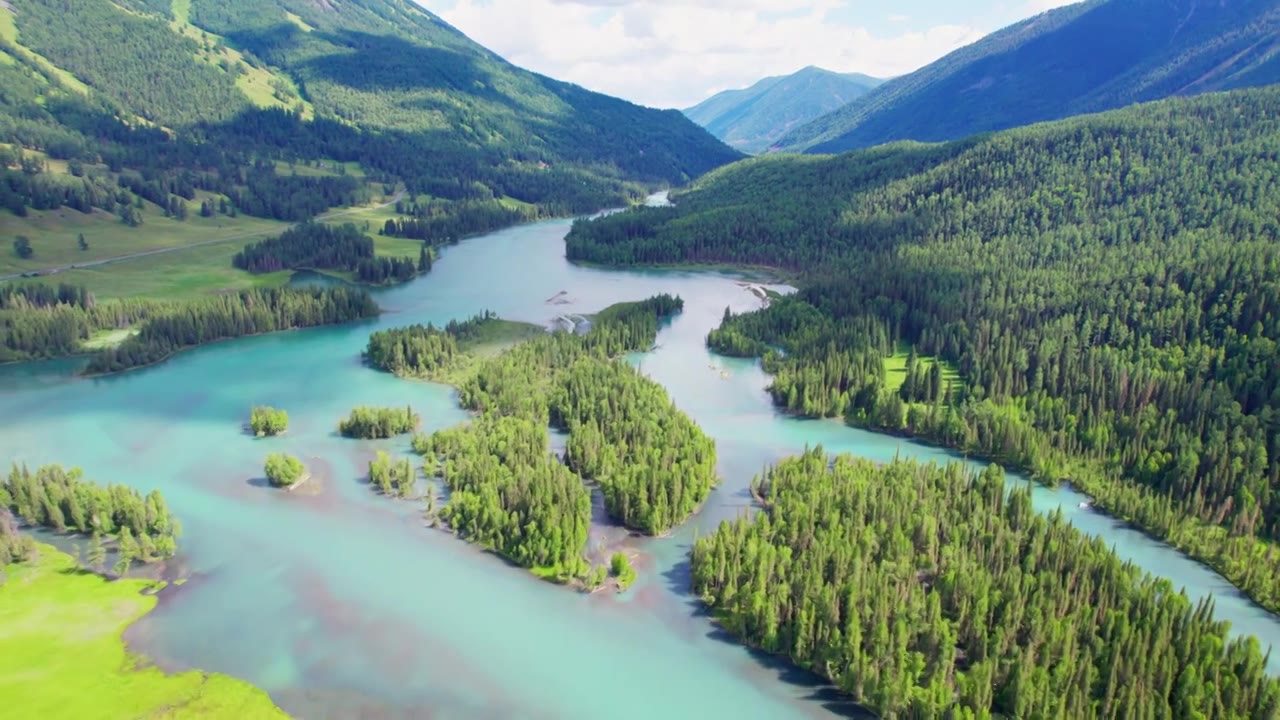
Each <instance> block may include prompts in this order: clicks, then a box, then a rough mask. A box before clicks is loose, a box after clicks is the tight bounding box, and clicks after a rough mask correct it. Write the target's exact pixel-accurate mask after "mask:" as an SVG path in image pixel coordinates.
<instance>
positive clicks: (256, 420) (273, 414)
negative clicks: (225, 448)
mask: <svg viewBox="0 0 1280 720" xmlns="http://www.w3.org/2000/svg"><path fill="white" fill-rule="evenodd" d="M288 429H289V413H287V412H285V411H284V410H277V409H276V408H273V407H267V406H265V405H260V406H258V407H255V408H253V410H251V411H250V412H249V430H250V431H251V432H253V434H254V435H256V436H257V437H274V436H276V435H282V434H284V432H285V431H286V430H288Z"/></svg>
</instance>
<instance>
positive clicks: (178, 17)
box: [170, 0, 191, 25]
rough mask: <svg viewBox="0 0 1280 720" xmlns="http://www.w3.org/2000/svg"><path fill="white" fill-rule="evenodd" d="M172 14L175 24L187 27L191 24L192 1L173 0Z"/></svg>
mask: <svg viewBox="0 0 1280 720" xmlns="http://www.w3.org/2000/svg"><path fill="white" fill-rule="evenodd" d="M170 12H171V13H172V14H173V19H174V21H175V22H179V23H182V24H183V25H186V24H187V23H189V22H191V0H173V5H172V6H171V8H170Z"/></svg>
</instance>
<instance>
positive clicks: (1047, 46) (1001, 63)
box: [778, 0, 1280, 153]
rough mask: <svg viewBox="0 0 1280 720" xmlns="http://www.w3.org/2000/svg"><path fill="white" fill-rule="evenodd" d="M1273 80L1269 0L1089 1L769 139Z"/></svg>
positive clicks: (891, 129) (830, 145) (1278, 37)
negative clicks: (790, 131)
mask: <svg viewBox="0 0 1280 720" xmlns="http://www.w3.org/2000/svg"><path fill="white" fill-rule="evenodd" d="M1278 80H1280V2H1277V0H1220V1H1219V0H1214V1H1212V2H1211V1H1209V0H1090V1H1089V2H1084V3H1080V4H1077V5H1071V6H1067V7H1063V8H1058V9H1056V10H1051V11H1049V12H1047V13H1044V14H1042V15H1038V16H1036V17H1033V18H1030V19H1028V20H1025V21H1023V22H1020V23H1017V24H1015V25H1012V26H1010V27H1008V28H1005V29H1003V30H1000V31H998V32H996V33H993V34H991V35H989V36H987V37H985V38H983V39H982V40H979V41H978V42H976V43H974V44H973V45H970V46H968V47H965V48H961V49H960V50H957V51H955V52H953V53H951V54H949V55H947V56H946V57H944V58H942V59H941V60H938V61H937V62H934V63H932V64H930V65H927V66H925V67H924V68H922V69H920V70H917V71H916V72H914V73H911V74H910V75H905V76H903V77H900V78H897V79H895V80H892V81H889V82H887V83H885V84H884V85H882V86H881V87H879V88H877V89H876V90H874V91H872V92H870V93H868V94H867V95H865V96H863V97H861V98H858V99H857V100H855V101H854V102H852V103H850V104H848V105H846V106H844V107H842V108H840V109H838V110H836V111H834V112H832V113H829V114H827V115H825V116H823V117H820V118H818V119H817V120H815V121H814V122H812V123H810V124H808V125H805V126H803V127H800V128H797V129H796V130H795V131H794V132H792V133H790V134H789V135H787V136H785V137H783V138H782V139H781V140H780V141H779V143H778V144H779V145H780V146H782V147H783V148H785V149H788V150H807V151H810V152H823V153H825V152H843V151H845V150H850V149H853V148H860V147H869V146H872V145H879V144H881V143H885V142H890V141H893V140H920V141H926V142H928V141H937V140H951V139H956V138H961V137H966V136H968V135H972V134H975V133H980V132H987V131H991V130H1003V129H1006V128H1011V127H1016V126H1019V125H1026V124H1029V123H1033V122H1038V121H1041V120H1053V119H1057V118H1063V117H1067V116H1069V115H1077V114H1080V113H1088V112H1097V111H1100V110H1108V109H1112V108H1118V107H1122V106H1124V105H1127V104H1130V103H1135V102H1144V101H1150V100H1158V99H1161V98H1165V97H1170V96H1175V95H1193V94H1197V93H1202V92H1209V91H1214V90H1228V89H1233V88H1243V87H1252V86H1260V85H1266V84H1269V83H1273V82H1276V81H1278Z"/></svg>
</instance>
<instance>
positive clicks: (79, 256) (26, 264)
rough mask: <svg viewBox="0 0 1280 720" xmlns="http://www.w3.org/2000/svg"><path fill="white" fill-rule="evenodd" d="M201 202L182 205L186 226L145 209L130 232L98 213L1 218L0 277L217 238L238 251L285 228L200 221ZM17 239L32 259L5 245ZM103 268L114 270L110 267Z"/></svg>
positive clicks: (259, 222)
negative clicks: (28, 241) (82, 241)
mask: <svg viewBox="0 0 1280 720" xmlns="http://www.w3.org/2000/svg"><path fill="white" fill-rule="evenodd" d="M201 199H202V198H200V197H197V198H196V200H194V201H190V202H188V203H187V207H188V211H187V212H188V219H187V220H185V221H178V220H174V219H172V218H167V217H165V216H164V213H163V212H162V211H161V210H160V208H159V207H158V206H155V205H152V204H150V203H147V205H146V207H145V209H144V210H143V212H142V225H140V226H139V227H129V226H128V225H126V224H124V223H122V222H120V218H118V217H116V216H115V215H112V214H110V213H107V212H103V211H100V210H99V211H94V212H93V213H88V214H86V213H82V212H79V211H76V210H72V209H71V208H60V209H58V210H30V211H28V214H27V217H24V218H20V217H17V216H15V215H13V214H11V213H7V212H0V240H2V241H3V242H4V246H3V247H0V275H8V274H10V273H19V272H27V271H31V270H40V269H44V268H50V267H57V266H62V265H75V264H78V263H84V262H89V261H92V260H100V259H105V258H113V257H120V256H122V255H129V254H131V253H136V252H144V251H147V250H154V249H157V248H168V247H178V246H182V245H190V244H192V243H197V242H206V241H212V240H219V239H222V238H229V239H235V240H237V241H238V243H234V244H237V246H238V247H243V246H244V245H245V244H246V243H248V242H250V241H251V240H253V239H254V238H256V237H257V236H259V235H270V234H273V233H275V234H279V233H281V232H284V230H285V228H287V227H289V225H288V223H283V222H279V221H276V220H263V219H261V218H253V217H249V216H247V215H240V216H239V217H235V218H232V217H227V216H225V215H218V216H216V217H211V218H204V217H200V200H201ZM81 234H83V235H84V237H85V241H86V242H87V243H88V244H89V249H88V250H81V249H80V247H79V236H80V235H81ZM16 235H25V236H26V237H28V238H30V239H31V247H32V249H33V250H35V254H34V255H33V256H32V257H31V258H29V259H27V260H22V259H20V258H18V256H17V255H15V254H14V253H13V248H12V247H10V244H11V243H12V242H13V237H14V236H16ZM233 254H234V253H233ZM130 262H137V261H130ZM228 263H230V260H228ZM104 267H107V268H111V269H113V270H114V269H115V267H114V266H104Z"/></svg>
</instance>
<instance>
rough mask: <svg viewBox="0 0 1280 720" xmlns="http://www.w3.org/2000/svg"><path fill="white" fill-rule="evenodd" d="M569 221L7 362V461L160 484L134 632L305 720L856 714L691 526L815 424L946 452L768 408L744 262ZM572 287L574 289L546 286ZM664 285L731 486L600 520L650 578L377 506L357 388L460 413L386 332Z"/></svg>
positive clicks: (1263, 631)
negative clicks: (266, 323) (171, 555)
mask: <svg viewBox="0 0 1280 720" xmlns="http://www.w3.org/2000/svg"><path fill="white" fill-rule="evenodd" d="M567 228H568V223H567V222H565V221H554V222H547V223H541V224H537V225H529V226H524V227H520V228H515V229H511V230H506V231H502V232H498V233H494V234H492V235H489V236H486V237H483V238H478V239H475V240H470V241H467V242H464V243H462V244H461V245H458V246H455V247H451V248H448V249H447V250H446V251H445V252H444V254H443V256H442V258H441V259H440V261H439V263H438V264H437V265H436V268H435V270H434V271H433V272H432V274H431V275H430V276H428V277H426V278H423V279H420V280H418V281H415V282H413V283H411V284H409V285H406V286H402V287H399V288H395V289H391V290H387V291H384V292H381V293H380V294H379V302H380V303H381V304H382V305H383V306H384V307H385V308H387V309H388V310H389V312H388V313H387V314H386V315H384V316H383V317H382V318H380V319H379V320H377V321H375V322H371V323H366V324H362V325H354V326H345V327H341V328H324V329H317V330H308V331H302V332H294V333H285V334H280V335H273V336H266V337H258V338H251V339H246V340H241V341H235V342H230V343H224V344H219V345H215V346H211V347H207V348H202V349H199V350H195V351H191V352H188V353H183V354H181V355H180V356H178V357H176V358H174V359H172V360H171V361H169V362H167V363H165V364H164V365H162V366H159V367H156V368H151V369H147V370H143V371H139V372H135V373H128V374H125V375H122V376H117V377H110V378H102V379H94V380H81V379H73V378H71V377H69V372H70V370H71V368H72V367H73V364H72V363H68V362H58V363H46V364H33V365H23V366H13V367H8V368H4V369H0V461H6V462H7V461H8V460H10V459H12V460H16V461H20V462H27V463H31V464H37V463H42V462H61V463H64V464H76V465H80V466H82V467H84V468H86V470H87V471H88V474H89V475H90V476H91V477H93V478H95V479H98V480H101V481H113V482H125V483H128V484H131V485H135V486H137V487H139V488H142V489H144V490H147V489H150V488H160V489H161V490H162V491H163V492H164V494H165V496H166V497H167V498H168V499H169V502H170V504H171V505H172V507H173V508H174V510H175V512H176V513H177V514H178V516H179V517H180V518H181V519H182V520H183V523H184V526H185V535H184V538H183V542H182V548H183V554H182V556H181V557H180V558H179V559H178V561H177V562H176V563H175V564H174V567H171V568H169V573H170V574H182V575H189V576H190V577H191V581H190V582H188V583H187V584H186V585H184V586H183V587H181V588H176V589H173V590H171V591H167V592H166V593H165V594H164V595H162V600H161V604H160V606H159V607H158V608H157V610H156V611H155V612H153V613H151V614H150V615H148V616H147V617H146V618H144V619H143V620H142V621H141V622H139V623H138V624H136V625H135V626H134V627H132V628H131V629H130V630H129V632H128V634H127V638H128V640H129V641H130V643H131V644H132V646H133V647H134V648H135V649H137V650H139V651H140V652H144V653H146V654H148V655H149V656H151V657H152V658H154V659H155V660H156V661H157V662H158V663H160V664H161V665H162V666H163V667H166V668H172V669H185V668H190V667H198V668H203V669H208V670H215V671H221V672H227V673H230V674H233V675H236V676H238V677H242V678H245V679H246V680H249V681H251V682H253V683H255V684H257V685H259V686H261V687H263V688H265V689H266V690H268V691H269V692H270V693H271V694H272V697H273V698H275V700H276V701H277V702H278V703H280V704H281V705H282V706H283V707H284V708H286V709H287V710H289V711H291V712H294V713H296V714H298V715H301V716H304V717H307V718H321V717H334V718H339V717H379V718H382V717H434V718H517V717H518V718H597V717H600V716H608V717H610V718H614V719H616V718H652V717H662V716H666V717H743V718H746V717H750V718H762V719H767V718H796V717H831V716H842V715H848V714H851V713H853V712H854V711H855V709H854V708H853V707H852V706H851V705H850V704H848V703H845V702H842V701H840V700H839V699H838V698H837V697H836V696H834V695H833V694H831V693H829V692H828V691H826V690H825V689H824V688H823V687H822V686H821V685H820V684H818V683H816V682H815V680H814V679H813V678H812V677H811V676H808V675H807V674H805V673H801V672H799V671H796V670H794V669H790V668H788V667H786V666H785V665H784V664H780V663H777V662H774V661H772V660H770V659H768V658H761V657H758V656H756V655H753V654H752V653H749V652H748V651H746V650H744V649H742V648H740V647H738V646H736V645H735V644H733V643H732V642H729V641H728V640H727V639H726V638H724V637H722V635H721V634H720V633H718V632H717V631H716V629H715V627H714V626H713V625H712V624H711V623H710V621H709V620H708V619H707V618H706V617H704V616H703V615H701V614H700V613H699V612H698V607H697V603H696V602H695V601H694V599H693V598H691V597H689V596H688V595H687V593H686V588H687V572H688V566H687V552H688V548H689V544H690V542H691V540H692V538H693V536H694V533H695V532H707V531H709V530H710V529H712V528H714V527H715V525H716V524H718V523H719V522H720V521H721V520H722V519H726V518H732V517H734V516H736V515H738V514H739V513H742V512H745V511H746V508H747V504H748V499H749V498H748V495H747V492H746V487H747V483H748V482H749V480H750V478H751V476H752V475H754V474H755V473H756V472H758V471H759V470H760V468H761V467H763V466H764V465H766V464H768V463H770V462H773V461H775V460H777V459H779V458H781V457H784V456H786V455H788V454H792V453H795V452H798V451H800V450H802V449H803V448H804V447H805V446H806V445H814V444H818V443H821V444H822V445H824V446H825V447H826V448H827V449H828V450H831V451H848V452H854V453H857V454H859V455H863V456H867V457H870V458H873V459H878V460H887V459H890V458H892V457H893V456H894V455H895V454H901V455H904V456H908V455H909V456H915V457H920V458H926V459H935V460H939V461H945V460H947V459H949V456H948V455H947V454H946V453H944V452H942V451H939V450H936V449H932V448H927V447H923V446H920V445H916V444H913V443H910V442H908V441H904V440H900V439H897V438H891V437H886V436H882V435H876V434H871V433H866V432H861V431H858V430H853V429H850V428H846V427H843V426H842V425H840V424H838V423H834V422H820V421H802V420H796V419H791V418H787V417H784V416H781V415H779V414H777V413H776V412H775V411H774V410H773V409H772V407H771V406H770V404H769V401H768V397H767V396H766V395H765V394H764V392H763V389H764V387H765V386H766V384H767V378H766V376H765V375H764V374H763V372H762V371H761V370H760V369H759V368H758V367H757V366H756V365H755V364H754V363H750V362H745V361H737V360H728V359H723V358H717V357H715V356H713V355H710V354H709V353H708V352H707V351H706V349H705V347H704V344H703V340H704V338H705V336H706V333H707V331H708V330H709V329H711V328H712V327H714V326H715V325H716V324H717V323H718V321H719V318H720V316H721V314H722V313H723V312H724V308H725V307H726V306H729V307H731V308H733V309H734V310H735V311H744V310H748V309H751V308H754V307H757V306H758V302H759V301H758V300H757V299H756V297H755V296H754V295H753V294H752V293H751V292H749V291H748V289H747V288H746V287H745V284H744V283H743V281H742V280H740V279H737V278H733V277H728V276H723V275H711V274H700V273H685V272H609V271H602V270H593V269H585V268H578V267H574V266H571V265H569V264H568V263H567V262H566V261H565V260H564V246H563V242H562V239H563V236H564V233H565V232H566V230H567ZM561 291H565V296H564V297H565V298H566V299H567V300H568V303H567V304H549V303H548V302H547V300H548V299H549V298H552V297H553V296H556V295H557V294H558V293H560V292H561ZM657 292H672V293H678V294H680V295H681V296H682V297H684V299H685V312H684V313H683V314H682V315H681V316H679V317H678V318H677V319H676V320H675V321H674V322H673V323H672V324H671V325H670V326H669V327H668V328H666V329H665V330H664V331H663V332H662V333H661V335H660V337H659V340H658V344H659V347H658V348H657V349H656V350H655V351H654V352H652V353H648V354H645V355H642V356H637V357H635V358H633V362H636V363H637V364H638V365H639V366H640V368H641V369H642V370H643V372H645V373H647V374H649V375H650V376H652V377H653V378H655V379H656V380H658V381H659V382H661V383H663V384H664V385H666V386H667V387H668V388H669V390H670V392H671V394H672V396H673V397H674V398H675V400H676V402H677V403H678V404H679V405H680V407H681V408H683V409H684V410H685V411H687V412H688V413H689V414H691V415H692V416H693V417H694V418H695V419H696V420H697V421H698V422H699V423H700V424H701V425H702V426H703V428H705V429H706V430H707V431H708V432H709V433H710V434H711V435H713V436H714V437H715V438H716V440H717V443H718V448H719V456H720V467H721V473H722V475H723V478H724V482H723V484H722V485H721V487H720V488H718V489H717V490H716V491H715V492H714V493H713V495H712V497H711V499H710V500H709V502H708V503H707V506H706V507H705V508H704V510H703V511H702V513H701V514H700V515H699V516H698V517H697V518H696V519H695V520H694V521H693V522H691V523H690V524H689V525H687V526H686V527H684V528H682V529H681V530H680V531H679V532H678V533H676V534H675V535H674V536H672V537H670V538H664V539H657V540H638V539H628V538H626V537H625V535H624V534H623V533H621V532H619V531H618V530H617V529H616V528H608V527H601V528H598V529H597V530H596V532H595V533H594V534H593V539H592V543H593V547H594V546H597V545H616V544H619V543H621V544H624V545H626V546H627V547H629V548H631V549H634V550H635V551H637V552H639V553H640V557H639V560H638V562H637V567H638V569H639V571H640V574H641V579H640V580H639V581H638V582H637V584H636V585H635V586H634V588H633V590H632V591H630V592H628V593H627V594H625V595H622V596H614V595H610V594H604V593H601V594H596V595H590V596H588V595H580V594H577V593H573V592H571V591H567V590H565V589H563V588H558V587H555V586H552V585H550V584H547V583H543V582H540V581H538V580H536V579H534V578H533V577H531V576H529V575H528V574H526V573H525V572H523V571H520V570H517V569H514V568H512V567H509V566H507V565H506V564H505V563H503V562H502V561H501V560H499V559H497V558H495V557H493V556H491V555H487V554H484V553H481V552H479V551H477V550H475V549H473V548H471V547H470V546H468V545H466V544H465V543H462V542H460V541H458V540H456V539H454V538H452V537H451V536H449V535H446V534H444V533H441V532H438V531H434V530H431V529H428V528H425V527H424V526H423V523H422V522H421V519H420V517H419V516H418V514H417V511H418V506H417V505H416V504H412V505H411V504H400V503H395V502H392V501H388V500H384V499H382V498H380V497H378V496H376V495H375V494H374V493H372V492H371V491H370V490H369V489H368V488H367V487H366V486H365V485H364V484H363V483H362V481H361V478H362V476H363V475H364V470H365V464H366V462H367V460H368V458H369V457H370V456H371V455H372V453H373V452H375V451H376V450H377V449H388V450H392V451H395V452H401V453H404V452H407V451H408V447H407V441H404V440H399V441H386V442H378V443H374V442H355V441H348V440H343V439H341V438H338V437H336V435H335V433H334V428H335V426H336V423H337V421H338V419H339V418H340V417H342V416H344V415H345V414H346V413H347V412H348V411H349V410H350V409H351V407H353V406H355V405H358V404H391V405H403V404H412V405H413V406H414V408H415V409H417V410H418V411H419V412H421V413H422V415H423V417H424V422H425V424H426V425H427V429H434V428H441V427H446V426H448V425H452V424H454V423H457V422H459V421H461V420H463V419H464V418H465V414H464V413H463V412H462V411H460V410H459V409H458V408H457V405H456V403H455V398H454V395H453V392H452V391H451V390H450V389H449V388H447V387H442V386H436V385H430V384H425V383H413V382H406V381H401V380H397V379H395V378H393V377H391V376H388V375H384V374H380V373H377V372H374V371H372V370H369V369H366V368H364V367H362V366H361V364H360V360H359V353H360V350H361V348H362V347H363V345H364V343H365V340H366V338H367V336H368V334H369V332H370V331H371V330H373V329H375V328H379V327H387V326H393V325H400V324H405V323H410V322H426V321H434V322H437V323H439V322H444V321H447V320H448V319H451V318H461V317H466V316H470V315H472V314H474V313H476V312H478V311H479V310H482V309H489V310H493V311H496V312H497V313H499V314H501V315H502V316H504V317H509V318H513V319H520V320H527V321H531V322H538V323H547V322H549V321H551V320H552V319H553V318H555V317H556V316H558V315H562V314H566V313H589V312H594V311H596V310H599V309H601V308H603V307H605V306H607V305H609V304H611V303H614V302H618V301H623V300H637V299H641V298H644V297H647V296H649V295H652V294H654V293H657ZM262 403H265V404H271V405H275V406H277V407H281V408H284V409H286V410H288V412H289V415H290V421H291V424H290V430H289V434H288V435H287V436H286V437H283V438H277V439H271V440H257V439H254V438H251V437H248V436H247V435H245V434H243V432H242V430H241V424H242V423H243V422H244V421H245V419H246V417H247V414H248V410H249V408H250V406H251V405H254V404H262ZM277 450H283V451H286V452H291V453H294V454H296V455H298V456H300V457H302V458H303V459H304V461H306V462H307V463H308V464H309V465H310V467H311V468H312V470H313V473H314V474H315V475H316V480H315V481H313V482H314V483H316V486H317V488H318V494H313V495H306V494H300V493H295V494H286V493H281V492H275V491H271V490H269V489H267V488H265V487H263V481H262V480H261V475H262V471H261V468H262V461H263V458H264V457H265V455H266V454H267V453H268V452H273V451H277ZM1083 499H1084V498H1082V497H1081V496H1079V495H1077V494H1075V493H1073V492H1071V491H1070V490H1067V489H1058V490H1052V491H1051V490H1047V489H1037V490H1036V493H1035V501H1036V504H1037V506H1038V507H1040V508H1042V509H1045V510H1048V509H1052V508H1054V507H1057V506H1059V505H1061V506H1062V507H1063V509H1064V512H1065V513H1066V514H1067V515H1068V516H1069V517H1070V518H1071V520H1072V521H1073V522H1074V523H1075V524H1076V525H1077V526H1078V527H1080V528H1081V529H1083V530H1085V531H1086V532H1089V533H1093V534H1097V535H1101V536H1103V537H1104V538H1106V539H1107V540H1108V541H1109V542H1111V543H1114V544H1115V547H1116V550H1117V551H1118V552H1119V553H1120V554H1121V555H1123V556H1124V557H1126V558H1129V559H1132V560H1133V561H1135V562H1137V563H1139V564H1140V565H1142V566H1143V567H1145V568H1147V569H1149V570H1151V571H1152V572H1155V573H1158V574H1161V575H1164V576H1166V577H1169V578H1171V579H1172V580H1173V581H1174V582H1175V584H1176V585H1179V586H1185V587H1186V588H1187V590H1188V592H1189V593H1190V594H1191V595H1193V596H1195V597H1201V596H1204V595H1210V594H1211V595H1213V596H1214V597H1215V598H1216V599H1217V612H1218V615H1219V616H1220V617H1223V618H1225V619H1228V620H1230V621H1231V622H1232V623H1233V625H1234V626H1235V627H1236V628H1237V629H1238V630H1240V631H1242V632H1248V633H1252V634H1254V635H1257V636H1258V637H1259V638H1260V639H1261V640H1262V641H1263V644H1264V645H1266V644H1278V645H1280V642H1277V640H1280V622H1278V621H1277V618H1275V617H1274V616H1271V615H1269V614H1267V613H1265V612H1263V611H1262V610H1260V609H1259V608H1257V607H1256V606H1254V605H1253V604H1251V603H1250V602H1248V601H1247V600H1246V599H1244V598H1243V597H1242V596H1241V595H1240V594H1239V593H1237V592H1236V591H1235V590H1234V589H1233V588H1231V586H1230V585H1229V584H1228V583H1226V581H1224V580H1223V579H1222V578H1221V577H1219V576H1218V575H1216V574H1215V573H1213V572H1212V571H1210V570H1208V569H1207V568H1205V567H1203V566H1201V565H1199V564H1197V563H1195V562H1192V561H1190V560H1188V559H1187V558H1185V557H1184V556H1182V555H1180V554H1179V553H1177V552H1174V551H1172V550H1170V549H1168V548H1166V547H1164V546H1162V545H1160V544H1158V543H1155V542H1153V541H1151V540H1150V539H1148V538H1145V537H1144V536H1142V535H1141V534H1139V533H1136V532H1134V531H1132V530H1130V529H1127V528H1125V527H1123V526H1121V525H1119V524H1118V523H1116V522H1114V521H1112V520H1111V519H1109V518H1107V517H1106V516H1103V515H1100V514H1098V513H1095V512H1093V511H1091V510H1088V509H1082V508H1079V507H1078V504H1079V503H1080V502H1081V501H1082V500H1083Z"/></svg>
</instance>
